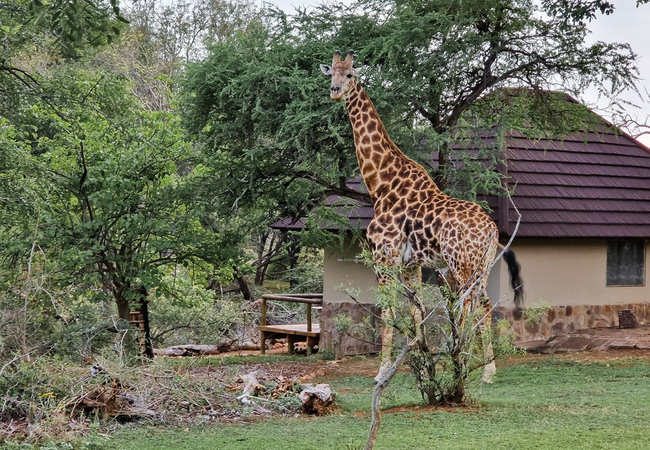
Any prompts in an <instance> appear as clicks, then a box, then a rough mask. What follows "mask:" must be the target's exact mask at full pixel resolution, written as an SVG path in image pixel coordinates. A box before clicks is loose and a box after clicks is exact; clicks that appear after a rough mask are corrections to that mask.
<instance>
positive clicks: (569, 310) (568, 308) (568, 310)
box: [565, 306, 573, 317]
mask: <svg viewBox="0 0 650 450" xmlns="http://www.w3.org/2000/svg"><path fill="white" fill-rule="evenodd" d="M572 313H573V308H572V307H571V306H567V307H566V310H565V314H566V316H567V317H569V316H571V314H572Z"/></svg>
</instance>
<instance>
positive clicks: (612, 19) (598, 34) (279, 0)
mask: <svg viewBox="0 0 650 450" xmlns="http://www.w3.org/2000/svg"><path fill="white" fill-rule="evenodd" d="M261 1H263V0H261ZM271 3H274V4H276V5H278V6H279V7H280V8H282V9H283V10H284V11H286V12H287V13H292V12H293V11H294V10H295V6H311V5H316V4H318V3H321V1H319V0H271ZM615 3H616V10H615V11H614V14H612V15H610V16H598V18H597V20H595V21H593V22H591V24H590V28H591V30H592V34H591V35H590V37H589V39H590V41H592V42H593V41H605V42H628V43H629V44H630V45H631V46H632V50H633V51H634V52H635V53H636V54H637V55H639V60H638V67H639V72H640V74H639V76H640V78H641V80H640V81H639V84H638V88H639V90H640V91H641V92H642V93H643V99H644V100H646V101H647V100H648V95H646V89H647V91H648V92H650V5H642V6H640V7H639V8H637V7H636V6H635V4H636V1H635V0H616V1H615ZM622 98H624V99H625V100H627V101H630V102H632V103H634V104H636V105H638V106H641V108H633V107H627V112H628V113H629V114H630V115H631V116H632V117H633V118H634V119H636V120H638V121H639V122H642V123H645V122H646V121H647V122H650V103H645V102H644V101H643V99H641V98H639V96H638V95H637V94H636V93H634V92H629V93H626V94H625V95H623V96H622ZM581 100H583V101H584V102H585V103H586V104H587V105H588V106H590V107H592V108H596V109H597V111H598V113H599V114H601V115H603V116H604V117H605V118H607V119H609V118H610V117H608V116H607V114H606V113H605V112H604V111H603V109H604V108H606V107H607V104H608V102H607V101H604V100H602V99H601V100H599V99H598V98H597V96H596V95H594V94H592V93H585V96H584V98H582V99H581ZM631 131H632V132H634V130H631ZM639 140H640V141H642V142H644V143H645V144H646V145H648V146H650V135H645V136H641V137H640V138H639Z"/></svg>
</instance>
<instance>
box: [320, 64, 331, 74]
mask: <svg viewBox="0 0 650 450" xmlns="http://www.w3.org/2000/svg"><path fill="white" fill-rule="evenodd" d="M320 70H321V71H322V72H323V73H324V74H325V75H330V76H331V75H332V68H331V67H330V66H328V65H327V64H321V65H320Z"/></svg>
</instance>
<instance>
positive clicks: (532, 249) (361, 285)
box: [323, 239, 650, 307]
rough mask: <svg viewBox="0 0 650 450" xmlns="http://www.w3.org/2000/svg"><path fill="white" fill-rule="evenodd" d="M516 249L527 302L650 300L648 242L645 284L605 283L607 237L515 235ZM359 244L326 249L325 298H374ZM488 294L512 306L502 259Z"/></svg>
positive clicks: (372, 278) (368, 300)
mask: <svg viewBox="0 0 650 450" xmlns="http://www.w3.org/2000/svg"><path fill="white" fill-rule="evenodd" d="M511 248H512V250H513V251H515V253H516V255H517V260H518V261H519V263H520V264H521V275H522V278H523V280H524V291H525V294H526V305H531V304H536V303H539V302H541V301H543V302H545V303H548V304H549V305H551V306H558V305H614V304H623V303H643V302H650V286H649V285H648V280H650V277H649V275H650V267H649V265H650V264H649V262H650V245H648V244H647V243H646V249H645V251H646V264H645V271H646V274H645V279H646V283H645V285H644V286H639V287H619V286H616V287H614V286H606V283H605V275H606V267H607V266H606V265H607V243H606V241H604V240H556V241H552V240H548V239H545V240H526V239H516V240H515V242H514V243H513V245H512V247H511ZM359 253H360V250H359V248H358V247H357V246H354V247H350V245H349V244H348V245H346V250H345V251H343V252H341V250H339V249H328V250H326V251H325V261H324V269H325V274H324V287H323V293H324V299H325V301H326V302H350V301H351V299H350V297H349V296H348V295H347V294H346V293H345V292H344V291H343V290H341V289H340V286H341V285H345V286H351V287H353V288H358V289H360V292H361V295H360V298H359V301H361V302H364V303H373V302H374V296H373V289H374V288H375V287H376V286H377V282H376V280H375V275H374V273H373V272H372V270H371V269H370V268H369V267H366V266H365V265H364V264H363V263H361V262H355V259H356V256H357V255H358V254H359ZM488 295H489V296H490V299H491V300H492V302H493V303H494V302H496V301H497V300H498V299H500V298H502V300H501V302H499V306H505V307H512V306H513V302H512V297H513V295H512V292H510V280H509V274H508V269H507V266H506V265H505V264H503V263H502V262H501V261H499V262H498V263H497V264H496V265H495V266H494V268H493V269H492V273H491V274H490V278H489V281H488Z"/></svg>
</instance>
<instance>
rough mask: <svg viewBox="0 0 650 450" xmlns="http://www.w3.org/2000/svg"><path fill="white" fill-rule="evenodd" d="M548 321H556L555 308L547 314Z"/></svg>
mask: <svg viewBox="0 0 650 450" xmlns="http://www.w3.org/2000/svg"><path fill="white" fill-rule="evenodd" d="M546 320H548V323H553V321H554V320H555V310H554V309H553V308H551V309H549V310H548V313H547V314H546Z"/></svg>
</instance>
